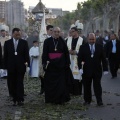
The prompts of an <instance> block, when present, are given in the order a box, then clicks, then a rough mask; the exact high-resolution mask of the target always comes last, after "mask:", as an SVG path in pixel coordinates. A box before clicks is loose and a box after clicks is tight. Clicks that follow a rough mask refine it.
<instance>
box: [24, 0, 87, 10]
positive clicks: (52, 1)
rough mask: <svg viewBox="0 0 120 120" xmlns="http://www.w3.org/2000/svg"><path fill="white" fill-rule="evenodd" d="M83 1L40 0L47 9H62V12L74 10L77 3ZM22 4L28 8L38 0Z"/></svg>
mask: <svg viewBox="0 0 120 120" xmlns="http://www.w3.org/2000/svg"><path fill="white" fill-rule="evenodd" d="M83 1H85V0H42V2H43V4H45V6H46V7H49V8H62V9H63V10H69V11H72V10H75V9H76V6H77V3H78V2H83ZM22 2H24V5H25V8H29V6H35V5H36V4H37V3H38V2H39V0H22Z"/></svg>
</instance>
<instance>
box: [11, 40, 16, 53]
mask: <svg viewBox="0 0 120 120" xmlns="http://www.w3.org/2000/svg"><path fill="white" fill-rule="evenodd" d="M10 44H11V45H10V46H11V49H12V50H13V52H15V48H14V42H13V39H11V42H10Z"/></svg>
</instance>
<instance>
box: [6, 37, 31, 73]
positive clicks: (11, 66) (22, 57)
mask: <svg viewBox="0 0 120 120" xmlns="http://www.w3.org/2000/svg"><path fill="white" fill-rule="evenodd" d="M26 62H27V63H28V66H29V65H30V62H29V49H28V43H27V41H25V40H23V39H20V40H19V42H18V46H17V56H16V55H15V50H14V43H13V39H10V40H8V41H6V42H5V45H4V68H5V69H7V70H8V72H14V71H15V70H17V71H18V72H25V70H26V66H25V63H26Z"/></svg>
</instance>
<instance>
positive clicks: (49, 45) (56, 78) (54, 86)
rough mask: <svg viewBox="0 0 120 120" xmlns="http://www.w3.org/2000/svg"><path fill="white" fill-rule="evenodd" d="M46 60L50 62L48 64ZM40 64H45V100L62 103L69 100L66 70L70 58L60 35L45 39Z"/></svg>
mask: <svg viewBox="0 0 120 120" xmlns="http://www.w3.org/2000/svg"><path fill="white" fill-rule="evenodd" d="M55 46H56V49H57V50H55ZM47 61H49V62H50V63H49V64H48V66H47ZM42 64H43V66H44V68H45V67H46V66H47V70H46V72H45V76H44V81H45V102H46V103H55V104H62V103H64V102H67V101H69V100H70V96H69V91H68V85H67V83H68V81H67V80H68V79H67V73H66V71H67V69H68V68H69V65H70V58H69V52H68V49H67V46H66V44H65V42H64V40H63V39H62V38H61V37H60V38H59V39H54V38H53V37H51V38H48V39H46V40H45V42H44V47H43V56H42Z"/></svg>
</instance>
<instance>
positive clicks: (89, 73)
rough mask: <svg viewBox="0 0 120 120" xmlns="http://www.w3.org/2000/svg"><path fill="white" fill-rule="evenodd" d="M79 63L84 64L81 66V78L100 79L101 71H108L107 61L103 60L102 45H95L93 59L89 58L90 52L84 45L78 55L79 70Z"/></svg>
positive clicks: (79, 64)
mask: <svg viewBox="0 0 120 120" xmlns="http://www.w3.org/2000/svg"><path fill="white" fill-rule="evenodd" d="M81 62H85V63H84V66H83V72H84V73H83V77H93V76H95V77H97V78H101V77H102V69H103V71H108V66H107V61H106V58H105V54H104V50H103V47H102V45H100V44H95V53H94V57H93V58H91V51H90V47H89V44H88V43H87V44H84V45H82V46H81V47H80V50H79V53H78V67H79V69H81V67H82V65H81Z"/></svg>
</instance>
